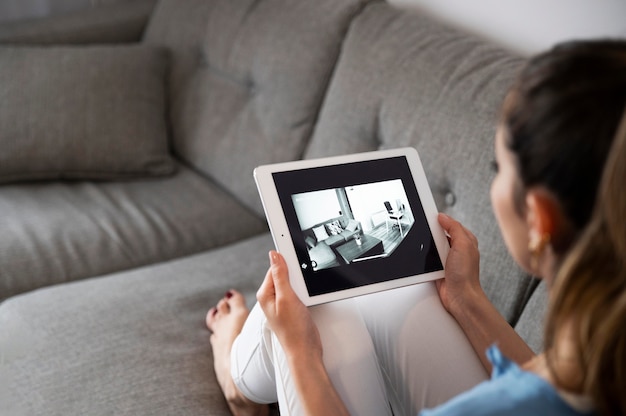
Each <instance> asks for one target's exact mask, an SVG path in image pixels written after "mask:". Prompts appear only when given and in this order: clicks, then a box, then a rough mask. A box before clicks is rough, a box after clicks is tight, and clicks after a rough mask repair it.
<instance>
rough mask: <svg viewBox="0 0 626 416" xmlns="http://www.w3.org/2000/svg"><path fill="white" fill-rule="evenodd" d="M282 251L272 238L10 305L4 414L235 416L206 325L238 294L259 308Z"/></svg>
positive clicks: (3, 336)
mask: <svg viewBox="0 0 626 416" xmlns="http://www.w3.org/2000/svg"><path fill="white" fill-rule="evenodd" d="M272 247H273V244H272V240H271V237H270V236H269V234H264V235H262V236H260V237H258V238H254V239H251V240H248V241H245V242H241V243H238V244H237V245H235V246H228V247H226V248H224V249H219V250H215V251H212V252H209V253H205V254H201V255H196V256H192V257H188V258H184V259H180V260H176V261H173V262H169V263H164V264H161V265H156V266H150V267H146V268H143V269H137V270H134V271H131V272H128V273H122V274H117V275H110V276H107V277H102V278H98V279H90V280H87V281H82V282H75V283H70V284H65V285H59V286H56V287H52V288H46V289H42V290H39V291H35V292H32V293H29V294H26V295H22V296H16V297H14V298H12V299H10V300H7V301H6V302H4V303H2V304H0V327H1V328H2V331H0V357H4V358H5V362H3V364H4V366H3V367H2V368H0V391H2V390H4V389H6V390H8V391H7V392H6V397H4V396H3V399H6V400H3V401H0V413H2V414H6V413H4V412H2V410H4V409H6V406H7V405H9V406H11V405H13V409H12V410H13V412H12V413H11V412H7V413H8V414H15V415H18V414H19V415H44V414H45V415H49V416H67V415H110V414H116V415H134V416H144V415H145V416H147V415H187V416H193V415H198V416H200V415H203V416H204V415H216V416H217V415H225V416H226V415H230V414H231V413H230V412H229V411H228V408H227V406H226V403H225V402H224V398H223V395H222V392H221V391H220V388H219V386H218V384H217V382H216V379H215V375H214V372H213V365H212V361H213V358H212V352H211V347H210V344H209V331H208V330H207V329H206V327H205V325H204V317H205V315H206V312H207V311H208V309H209V308H210V307H211V306H213V305H215V304H216V303H217V301H218V300H219V299H220V298H221V297H222V296H224V293H225V292H226V291H227V290H228V289H230V288H232V287H236V288H238V289H240V290H241V291H242V292H243V293H245V294H246V295H247V296H248V298H249V301H250V302H251V301H252V300H253V297H254V293H255V291H256V289H257V288H258V286H259V285H260V283H261V281H262V280H263V277H264V274H265V271H266V270H267V267H268V265H269V261H268V257H267V252H268V251H269V250H270V249H271V248H272ZM242 259H245V261H242ZM3 388H4V389H3Z"/></svg>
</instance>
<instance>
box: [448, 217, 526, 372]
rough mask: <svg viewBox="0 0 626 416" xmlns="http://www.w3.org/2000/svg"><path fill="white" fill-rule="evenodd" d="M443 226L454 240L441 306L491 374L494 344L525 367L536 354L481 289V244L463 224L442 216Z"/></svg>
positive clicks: (451, 245)
mask: <svg viewBox="0 0 626 416" xmlns="http://www.w3.org/2000/svg"><path fill="white" fill-rule="evenodd" d="M439 224H441V226H442V227H443V229H444V230H445V231H446V232H447V233H448V235H449V236H450V237H449V239H450V252H449V253H448V259H447V260H446V277H445V279H439V280H438V281H437V291H438V292H439V297H440V298H441V303H442V304H443V306H444V308H446V310H447V311H448V312H450V314H452V316H454V318H455V319H456V321H457V322H458V323H459V325H460V326H461V328H462V329H463V332H465V335H466V336H467V338H468V339H469V341H470V343H471V344H472V346H473V347H474V350H475V351H476V354H478V357H480V359H481V361H482V363H483V365H484V366H485V369H486V370H487V371H491V363H490V362H489V360H488V359H487V357H486V356H485V351H486V349H487V347H489V346H490V345H492V344H494V343H497V344H498V347H499V348H500V350H501V351H502V353H503V354H504V355H506V356H508V357H509V358H511V359H513V360H514V361H516V362H517V363H518V364H523V363H524V362H526V361H527V360H529V359H530V358H532V357H533V352H532V351H531V350H530V348H529V347H528V345H526V343H525V342H524V341H523V340H522V339H521V338H520V337H519V335H518V334H517V333H516V332H515V331H514V330H513V328H512V327H511V325H509V323H508V322H507V321H506V320H505V319H504V318H503V317H502V315H500V312H498V310H497V309H496V308H495V306H493V304H492V303H491V302H490V301H489V298H487V295H486V294H485V292H484V291H483V289H482V287H481V286H480V280H479V279H478V268H479V261H480V255H479V253H478V240H477V239H476V237H475V236H474V234H472V233H471V232H470V231H469V230H468V229H467V228H465V227H463V225H461V223H460V222H458V221H456V220H454V219H452V218H450V217H449V216H447V215H445V214H439Z"/></svg>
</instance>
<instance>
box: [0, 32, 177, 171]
mask: <svg viewBox="0 0 626 416" xmlns="http://www.w3.org/2000/svg"><path fill="white" fill-rule="evenodd" d="M167 62H168V56H167V52H166V51H165V50H164V49H163V48H155V47H149V46H147V45H137V44H133V45H121V46H120V45H117V46H111V45H106V46H54V47H30V46H29V47H20V46H0V97H2V99H1V100H0V131H1V132H2V134H0V146H1V147H2V152H0V182H15V181H28V180H46V179H52V180H55V179H59V178H64V179H129V178H131V179H132V178H137V177H145V176H155V175H156V176H160V175H169V174H172V173H173V172H174V169H175V167H176V164H175V162H174V160H173V159H172V157H171V156H170V154H169V148H168V134H167V124H166V87H165V86H166V75H167V73H168V72H167V67H168V66H167ZM42 68H45V70H42Z"/></svg>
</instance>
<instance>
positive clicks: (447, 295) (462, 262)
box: [436, 213, 485, 317]
mask: <svg viewBox="0 0 626 416" xmlns="http://www.w3.org/2000/svg"><path fill="white" fill-rule="evenodd" d="M438 220H439V224H440V225H441V226H442V227H443V229H444V230H445V231H446V233H447V234H448V236H449V241H450V251H449V253H448V258H447V260H446V266H445V270H446V277H445V278H444V279H440V280H438V281H437V282H436V283H437V291H438V292H439V297H440V299H441V303H442V304H443V306H444V307H445V308H446V310H447V311H448V312H450V313H451V314H452V315H453V316H455V317H456V316H457V313H463V311H464V310H466V308H467V306H468V302H473V301H477V300H484V298H485V294H484V292H483V290H482V288H481V286H480V280H479V263H480V253H479V252H478V240H477V239H476V236H474V234H472V232H471V231H470V230H468V229H467V228H465V227H464V226H463V225H462V224H461V223H460V222H458V221H456V220H455V219H453V218H452V217H450V216H448V215H446V214H443V213H440V214H439V217H438Z"/></svg>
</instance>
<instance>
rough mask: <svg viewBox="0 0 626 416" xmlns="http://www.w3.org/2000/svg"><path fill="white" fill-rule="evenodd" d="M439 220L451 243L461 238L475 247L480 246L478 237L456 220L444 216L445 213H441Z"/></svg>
mask: <svg viewBox="0 0 626 416" xmlns="http://www.w3.org/2000/svg"><path fill="white" fill-rule="evenodd" d="M437 219H438V220H439V224H440V225H441V226H442V227H443V229H444V230H445V231H446V233H448V235H449V239H448V241H449V242H452V241H453V240H456V239H459V238H463V237H465V238H467V239H468V240H470V241H471V242H472V243H473V244H474V245H475V246H478V239H477V238H476V236H475V235H474V234H473V233H472V232H471V231H470V230H468V229H467V228H465V227H464V226H463V224H461V223H460V222H459V221H457V220H455V219H454V218H452V217H451V216H449V215H447V214H444V213H443V212H440V213H439V216H438V217H437Z"/></svg>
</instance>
